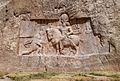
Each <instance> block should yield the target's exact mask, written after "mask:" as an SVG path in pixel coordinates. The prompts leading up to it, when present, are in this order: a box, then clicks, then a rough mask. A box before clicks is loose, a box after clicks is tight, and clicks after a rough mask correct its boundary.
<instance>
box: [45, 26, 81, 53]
mask: <svg viewBox="0 0 120 81" xmlns="http://www.w3.org/2000/svg"><path fill="white" fill-rule="evenodd" d="M46 34H47V39H48V41H49V42H51V43H52V45H53V46H54V47H55V49H56V53H57V54H63V53H62V50H64V48H66V47H71V48H74V49H75V50H76V53H75V54H79V44H80V38H79V36H77V35H69V36H63V35H62V33H61V32H60V30H59V29H58V28H48V29H46Z"/></svg>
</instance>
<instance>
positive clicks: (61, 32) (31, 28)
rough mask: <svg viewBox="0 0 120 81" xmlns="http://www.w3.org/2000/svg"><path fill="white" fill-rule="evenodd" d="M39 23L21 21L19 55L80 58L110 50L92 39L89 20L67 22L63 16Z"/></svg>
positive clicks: (81, 19)
mask: <svg viewBox="0 0 120 81" xmlns="http://www.w3.org/2000/svg"><path fill="white" fill-rule="evenodd" d="M39 21H40V22H42V23H40V22H35V21H22V22H21V25H20V26H21V27H20V36H19V55H83V54H94V53H104V52H108V50H109V49H108V47H107V46H108V45H107V44H106V45H105V46H103V45H101V43H100V39H99V38H98V37H96V36H94V32H93V30H92V27H91V21H90V18H87V17H85V18H75V19H70V18H69V16H68V14H66V13H63V14H61V15H60V17H59V19H53V21H52V19H43V20H41V19H40V20H39ZM48 21H49V22H48ZM46 22H47V23H46Z"/></svg>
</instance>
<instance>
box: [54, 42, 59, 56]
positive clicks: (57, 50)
mask: <svg viewBox="0 0 120 81" xmlns="http://www.w3.org/2000/svg"><path fill="white" fill-rule="evenodd" d="M55 47H56V54H57V55H59V53H60V52H59V44H56V46H55Z"/></svg>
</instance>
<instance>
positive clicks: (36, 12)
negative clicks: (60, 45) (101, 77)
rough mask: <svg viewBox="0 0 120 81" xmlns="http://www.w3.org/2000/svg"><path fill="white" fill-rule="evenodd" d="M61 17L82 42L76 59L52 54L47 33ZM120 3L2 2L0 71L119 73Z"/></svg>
mask: <svg viewBox="0 0 120 81" xmlns="http://www.w3.org/2000/svg"><path fill="white" fill-rule="evenodd" d="M64 13H66V14H67V15H68V16H69V23H70V26H71V28H72V29H73V31H74V32H79V33H80V34H79V35H77V36H79V38H80V39H81V42H80V45H79V51H80V52H79V54H78V55H75V53H74V52H75V50H73V49H71V48H70V49H68V48H65V49H64V50H63V52H64V53H63V55H61V54H57V53H56V50H55V48H54V47H53V46H52V44H51V42H49V41H48V40H47V35H46V29H48V28H50V25H52V27H53V28H54V27H57V26H58V23H59V19H60V16H61V15H62V14H64ZM119 26H120V1H119V0H1V1H0V70H4V71H10V72H11V71H53V70H54V71H98V70H100V71H105V70H108V71H119V70H120V63H119V62H120V60H119V59H120V54H119V53H120V51H119V48H120V37H119V34H120V28H119Z"/></svg>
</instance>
